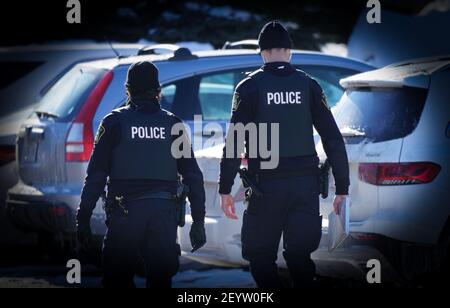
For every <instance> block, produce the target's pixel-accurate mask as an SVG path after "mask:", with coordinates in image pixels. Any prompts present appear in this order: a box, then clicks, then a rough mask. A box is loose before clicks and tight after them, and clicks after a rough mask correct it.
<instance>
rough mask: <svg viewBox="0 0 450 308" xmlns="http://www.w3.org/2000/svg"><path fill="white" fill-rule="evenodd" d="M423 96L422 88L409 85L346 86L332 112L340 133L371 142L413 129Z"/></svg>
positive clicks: (404, 133) (424, 95) (399, 136)
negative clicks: (362, 137)
mask: <svg viewBox="0 0 450 308" xmlns="http://www.w3.org/2000/svg"><path fill="white" fill-rule="evenodd" d="M426 95H427V90H426V89H420V88H411V87H403V88H358V89H349V90H347V91H346V92H345V94H344V95H343V96H342V98H341V100H340V101H339V102H338V104H337V105H336V110H334V115H335V118H336V122H337V124H338V126H339V129H340V130H341V132H343V135H344V136H345V134H347V135H349V134H350V133H351V134H353V135H354V136H364V137H365V138H368V139H370V140H371V141H373V142H380V141H386V140H392V139H397V138H403V137H405V136H407V135H409V134H410V133H412V131H413V130H414V129H415V128H416V126H417V124H418V122H419V120H420V115H421V113H422V110H423V107H424V104H425V100H426Z"/></svg>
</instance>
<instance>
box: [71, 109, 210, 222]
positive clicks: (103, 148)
mask: <svg viewBox="0 0 450 308" xmlns="http://www.w3.org/2000/svg"><path fill="white" fill-rule="evenodd" d="M139 105H140V106H141V107H139V111H140V112H146V113H154V112H156V111H158V110H160V108H161V107H160V105H159V104H157V103H151V102H150V103H149V102H141V103H140V104H139ZM180 121H181V120H180ZM101 126H102V127H103V132H102V135H101V136H97V137H96V144H95V146H94V150H93V152H92V156H91V159H90V161H89V165H88V168H87V176H86V179H85V182H84V187H83V191H82V193H81V202H80V210H79V215H82V216H83V217H90V215H91V214H92V211H93V209H94V208H95V205H96V203H97V200H98V198H99V197H100V195H101V194H102V192H103V191H104V188H105V185H106V184H107V185H108V195H109V196H119V195H123V196H127V195H136V194H139V193H144V192H149V191H169V192H174V193H175V192H176V187H177V183H176V181H173V182H172V181H159V180H116V181H112V180H108V182H107V179H108V176H109V174H110V168H111V158H112V157H111V154H112V149H113V148H114V147H115V146H116V145H117V144H118V143H119V142H120V138H121V136H120V135H121V127H120V123H119V121H117V116H115V115H114V114H113V113H111V114H109V115H107V116H106V117H105V118H104V119H103V121H102V124H101ZM174 138H176V136H174ZM168 155H170V154H168ZM124 163H126V162H124ZM154 163H155V164H157V163H158V162H154ZM177 169H178V173H179V174H180V175H181V176H182V178H183V183H184V184H186V185H188V186H189V188H190V192H189V194H188V198H189V201H190V204H191V213H192V218H193V220H194V221H199V222H203V220H204V217H205V190H204V186H203V175H202V172H201V171H200V169H199V167H198V164H197V161H196V159H195V157H194V154H193V152H192V149H191V158H180V159H177Z"/></svg>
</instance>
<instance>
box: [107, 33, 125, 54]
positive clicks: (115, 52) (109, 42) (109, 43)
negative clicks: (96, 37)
mask: <svg viewBox="0 0 450 308" xmlns="http://www.w3.org/2000/svg"><path fill="white" fill-rule="evenodd" d="M105 39H106V41H107V42H108V45H109V47H110V48H111V50H112V52H114V54H115V55H116V57H117V59H120V58H122V56H121V55H120V53H119V52H118V51H117V50H116V49H115V48H114V46H113V44H112V43H111V40H110V39H109V38H108V37H107V36H105Z"/></svg>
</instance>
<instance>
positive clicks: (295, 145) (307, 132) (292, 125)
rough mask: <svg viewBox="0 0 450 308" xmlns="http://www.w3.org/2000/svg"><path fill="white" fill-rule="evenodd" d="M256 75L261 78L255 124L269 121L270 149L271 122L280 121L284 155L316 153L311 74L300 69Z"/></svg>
mask: <svg viewBox="0 0 450 308" xmlns="http://www.w3.org/2000/svg"><path fill="white" fill-rule="evenodd" d="M252 78H255V79H256V81H257V82H256V84H257V87H258V98H259V103H258V109H257V114H256V116H255V123H256V124H257V126H258V127H259V125H258V124H261V123H268V125H267V126H268V134H267V135H268V140H267V144H268V145H269V147H268V148H271V142H270V140H271V137H270V136H271V129H270V123H279V154H280V157H295V156H309V155H316V150H315V145H314V137H313V123H312V116H311V109H310V99H312V96H311V94H310V88H309V85H310V80H309V79H308V78H309V77H308V76H307V75H306V74H305V73H303V72H299V71H295V72H293V73H292V74H291V75H288V76H277V75H274V74H271V73H268V72H264V71H262V70H260V71H256V72H255V73H254V75H253V76H252ZM260 131H261V129H259V131H258V134H260Z"/></svg>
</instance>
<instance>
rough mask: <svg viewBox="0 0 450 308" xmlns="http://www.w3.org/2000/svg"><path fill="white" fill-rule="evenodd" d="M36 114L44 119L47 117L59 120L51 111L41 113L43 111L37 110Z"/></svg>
mask: <svg viewBox="0 0 450 308" xmlns="http://www.w3.org/2000/svg"><path fill="white" fill-rule="evenodd" d="M35 113H36V114H37V115H38V117H40V118H41V117H43V116H46V117H48V118H59V115H58V114H56V113H51V112H49V111H41V110H37V111H35Z"/></svg>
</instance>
